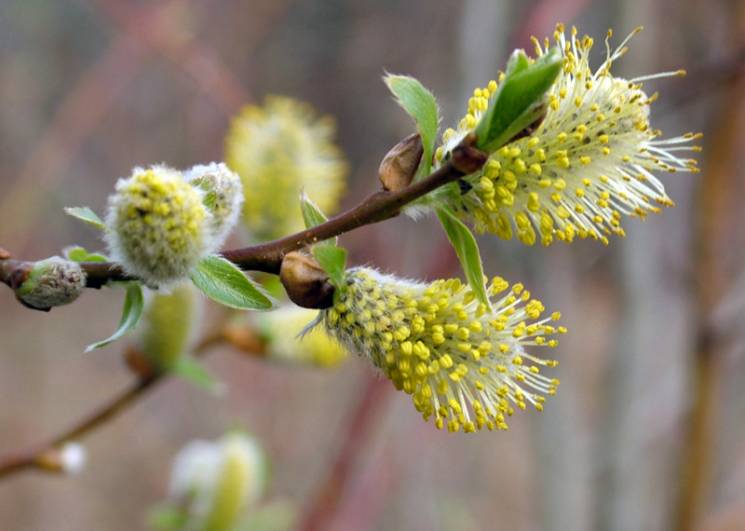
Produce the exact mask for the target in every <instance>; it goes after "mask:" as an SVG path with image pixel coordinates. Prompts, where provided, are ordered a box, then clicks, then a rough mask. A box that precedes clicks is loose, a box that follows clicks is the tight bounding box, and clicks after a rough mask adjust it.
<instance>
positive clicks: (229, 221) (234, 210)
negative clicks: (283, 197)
mask: <svg viewBox="0 0 745 531" xmlns="http://www.w3.org/2000/svg"><path fill="white" fill-rule="evenodd" d="M184 178H185V179H186V181H187V182H189V183H190V184H191V185H192V186H196V187H197V188H199V189H201V190H203V191H204V193H205V196H204V199H203V201H204V205H205V206H206V207H207V210H209V211H210V212H211V213H212V221H211V222H210V231H211V233H212V238H213V240H214V242H213V245H214V246H215V247H219V246H221V245H222V244H223V243H224V242H225V239H226V238H227V237H228V234H230V231H231V230H232V229H233V227H234V226H235V224H236V222H237V221H238V216H239V215H240V213H241V206H242V205H243V185H242V184H241V178H240V177H238V174H236V173H234V172H232V171H230V170H229V169H228V167H227V166H226V165H225V164H223V163H222V162H220V163H217V162H212V163H210V164H206V165H205V164H200V165H197V166H194V167H192V168H191V169H189V170H187V171H186V172H185V174H184Z"/></svg>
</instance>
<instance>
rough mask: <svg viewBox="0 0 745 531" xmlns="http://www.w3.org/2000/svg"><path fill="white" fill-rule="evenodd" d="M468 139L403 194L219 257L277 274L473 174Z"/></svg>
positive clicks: (96, 270) (116, 272)
mask: <svg viewBox="0 0 745 531" xmlns="http://www.w3.org/2000/svg"><path fill="white" fill-rule="evenodd" d="M472 143H473V138H471V137H469V138H467V139H466V140H465V141H464V142H462V143H461V145H459V146H458V147H456V148H455V149H454V150H453V152H452V158H451V160H450V161H449V162H447V163H446V164H445V165H444V166H442V167H441V168H440V169H439V170H437V171H435V172H434V173H432V174H431V175H429V176H428V177H426V178H425V179H422V180H421V181H418V182H416V183H414V184H412V185H411V186H409V187H407V188H404V189H403V190H399V191H395V192H391V191H380V192H376V193H374V194H371V195H370V196H368V197H367V198H366V199H365V200H363V201H362V202H361V203H359V204H358V205H357V206H355V207H353V208H351V209H350V210H347V211H346V212H343V213H342V214H339V215H338V216H335V217H333V218H331V219H329V220H328V221H327V222H325V223H322V224H320V225H317V226H315V227H313V228H311V229H307V230H303V231H300V232H298V233H295V234H292V235H290V236H287V237H285V238H281V239H279V240H274V241H272V242H268V243H265V244H261V245H255V246H252V247H245V248H243V249H235V250H232V251H225V252H223V253H222V255H223V256H224V257H225V258H227V259H228V260H230V261H231V262H233V263H234V264H236V265H237V266H239V267H240V268H241V269H243V270H244V271H263V272H266V273H274V274H277V273H279V269H280V266H281V265H282V259H283V258H284V255H285V254H287V253H288V252H290V251H294V250H297V249H300V248H301V247H304V246H305V245H309V244H312V243H314V242H318V241H322V240H326V239H329V238H332V237H334V236H338V235H340V234H344V233H345V232H349V231H351V230H353V229H356V228H358V227H361V226H363V225H370V224H372V223H377V222H379V221H383V220H386V219H389V218H392V217H395V216H397V215H399V214H400V213H401V208H402V207H404V206H405V205H407V204H408V203H411V202H412V201H414V200H416V199H419V198H420V197H422V196H424V195H426V194H428V193H429V192H431V191H433V190H435V189H436V188H439V187H440V186H443V185H445V184H447V183H450V182H453V181H456V180H458V179H459V178H461V177H463V176H464V175H467V174H469V173H473V172H475V171H476V170H478V169H479V168H481V166H483V164H484V163H485V162H486V154H484V153H482V152H481V151H479V150H477V149H475V148H474V147H472ZM5 262H6V264H5V265H4V266H3V267H0V281H2V282H4V283H6V284H8V285H10V284H9V279H10V278H12V276H13V272H14V269H15V268H22V267H28V262H23V261H12V260H6V261H5ZM82 265H83V269H84V270H85V272H86V276H87V284H86V285H87V287H89V288H100V287H101V286H103V285H105V284H106V283H107V282H109V281H112V280H125V279H129V277H127V276H126V275H125V273H124V271H123V270H122V269H121V268H120V267H119V265H117V264H114V263H111V262H101V263H93V262H86V263H84V264H82Z"/></svg>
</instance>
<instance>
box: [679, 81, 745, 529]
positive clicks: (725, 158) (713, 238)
mask: <svg viewBox="0 0 745 531" xmlns="http://www.w3.org/2000/svg"><path fill="white" fill-rule="evenodd" d="M743 90H745V76H740V79H739V81H738V82H736V83H735V84H733V85H731V86H730V88H729V90H728V92H727V95H726V97H725V98H724V100H723V103H722V104H721V108H720V112H719V117H718V119H717V120H714V121H713V123H715V124H716V125H717V128H716V130H715V131H714V133H713V135H712V138H711V140H710V141H709V142H708V146H707V149H706V150H705V152H706V153H707V155H706V159H707V162H708V164H707V172H706V179H705V180H702V181H700V189H699V192H698V195H697V197H698V198H699V204H698V209H699V211H698V215H699V220H698V221H699V225H698V238H697V254H696V256H697V257H698V260H697V268H696V279H697V280H696V288H697V302H698V311H699V318H698V322H699V323H700V326H699V330H698V338H697V345H696V347H697V351H696V353H695V357H694V360H693V361H694V367H693V382H692V386H693V390H692V396H691V409H690V412H689V415H688V419H687V421H686V422H685V423H684V425H685V426H686V427H687V431H686V447H685V450H684V455H683V458H682V460H681V477H680V493H679V498H678V505H677V511H676V515H675V529H677V530H678V531H692V530H693V529H695V528H696V525H697V524H698V522H699V521H700V518H701V515H702V511H703V509H704V504H705V502H706V500H707V497H708V495H709V490H710V479H711V478H710V475H711V469H712V459H713V455H712V448H713V445H714V439H713V438H714V429H713V422H714V415H715V413H716V412H715V410H714V402H715V397H716V393H717V388H718V385H719V374H718V370H717V369H718V356H717V340H718V338H717V337H716V334H715V331H714V329H713V328H712V327H711V325H710V323H711V321H712V319H711V316H712V314H713V312H714V311H715V310H716V308H717V305H718V304H719V301H720V300H721V297H722V294H723V293H724V292H725V287H726V286H725V284H726V279H725V278H724V276H723V271H722V264H721V263H719V261H718V253H717V250H718V246H720V245H721V238H722V237H725V238H726V237H727V223H728V217H729V216H730V213H731V212H732V211H733V210H732V209H733V208H734V207H735V204H734V201H733V199H734V198H733V197H732V195H731V193H730V190H732V189H733V185H732V183H730V179H736V178H737V175H738V174H737V172H736V171H734V168H733V166H734V157H735V155H736V154H737V152H738V150H739V149H740V139H741V138H742V131H740V130H739V129H740V127H739V124H738V120H739V117H740V115H741V114H742V92H743Z"/></svg>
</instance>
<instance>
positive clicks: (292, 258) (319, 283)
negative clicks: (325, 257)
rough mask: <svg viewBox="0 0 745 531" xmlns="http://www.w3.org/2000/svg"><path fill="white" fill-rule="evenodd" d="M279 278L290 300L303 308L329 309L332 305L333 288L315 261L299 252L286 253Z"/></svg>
mask: <svg viewBox="0 0 745 531" xmlns="http://www.w3.org/2000/svg"><path fill="white" fill-rule="evenodd" d="M279 278H280V280H281V281H282V285H283V286H284V287H285V291H287V295H288V296H289V297H290V300H291V301H292V302H294V303H295V304H297V305H298V306H302V307H303V308H316V309H319V308H329V307H330V306H331V305H333V303H334V286H332V285H331V283H330V282H329V276H328V275H327V274H326V272H325V271H324V270H323V269H322V268H321V266H320V265H318V262H316V260H315V259H314V258H313V257H311V256H309V255H307V254H305V253H303V252H299V251H294V252H291V253H287V254H286V255H285V257H284V259H283V260H282V267H281V269H280V272H279Z"/></svg>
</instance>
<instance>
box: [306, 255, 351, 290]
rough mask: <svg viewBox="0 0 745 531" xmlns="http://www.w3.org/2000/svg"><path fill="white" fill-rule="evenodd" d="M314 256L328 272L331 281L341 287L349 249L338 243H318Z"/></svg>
mask: <svg viewBox="0 0 745 531" xmlns="http://www.w3.org/2000/svg"><path fill="white" fill-rule="evenodd" d="M313 256H314V257H315V259H316V260H318V263H319V265H320V266H321V268H323V270H324V271H326V274H328V276H329V279H330V280H331V283H332V284H333V285H334V286H336V287H337V288H339V289H341V288H342V287H343V286H344V273H345V270H346V264H347V250H346V249H344V248H342V247H338V246H336V245H316V246H314V247H313Z"/></svg>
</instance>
